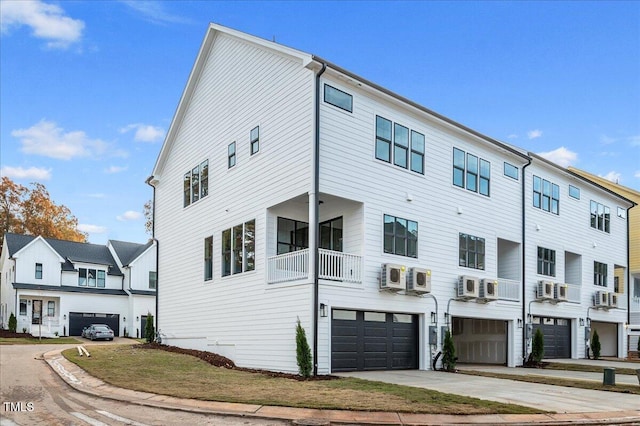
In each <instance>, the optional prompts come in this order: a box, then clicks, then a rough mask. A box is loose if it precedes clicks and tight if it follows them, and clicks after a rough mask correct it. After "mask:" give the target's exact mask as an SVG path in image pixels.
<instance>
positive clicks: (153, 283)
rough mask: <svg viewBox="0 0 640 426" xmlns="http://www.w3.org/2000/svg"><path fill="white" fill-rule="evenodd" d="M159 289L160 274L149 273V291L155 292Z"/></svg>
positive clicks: (155, 272)
mask: <svg viewBox="0 0 640 426" xmlns="http://www.w3.org/2000/svg"><path fill="white" fill-rule="evenodd" d="M157 288H158V272H157V271H149V289H150V290H155V289H157Z"/></svg>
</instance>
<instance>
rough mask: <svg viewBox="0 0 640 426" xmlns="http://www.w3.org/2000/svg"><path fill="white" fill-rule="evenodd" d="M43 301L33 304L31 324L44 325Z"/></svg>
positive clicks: (35, 301) (36, 301)
mask: <svg viewBox="0 0 640 426" xmlns="http://www.w3.org/2000/svg"><path fill="white" fill-rule="evenodd" d="M41 321H42V300H34V301H33V302H31V324H42V322H41Z"/></svg>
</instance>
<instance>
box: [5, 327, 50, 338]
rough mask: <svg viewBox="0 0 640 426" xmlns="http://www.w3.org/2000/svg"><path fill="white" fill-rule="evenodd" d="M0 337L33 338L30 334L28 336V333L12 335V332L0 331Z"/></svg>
mask: <svg viewBox="0 0 640 426" xmlns="http://www.w3.org/2000/svg"><path fill="white" fill-rule="evenodd" d="M0 337H3V338H7V339H11V338H16V337H23V338H29V337H33V336H32V335H31V334H29V333H14V332H13V331H9V330H2V329H0ZM43 338H44V337H43Z"/></svg>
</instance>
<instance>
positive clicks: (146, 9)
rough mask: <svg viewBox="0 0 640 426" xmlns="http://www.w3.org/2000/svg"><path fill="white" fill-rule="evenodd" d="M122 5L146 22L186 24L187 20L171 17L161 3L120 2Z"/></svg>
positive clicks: (128, 0)
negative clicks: (139, 15)
mask: <svg viewBox="0 0 640 426" xmlns="http://www.w3.org/2000/svg"><path fill="white" fill-rule="evenodd" d="M122 3H124V4H126V5H127V6H129V7H130V8H131V9H133V10H135V11H136V12H138V13H140V14H141V15H142V16H143V17H144V18H146V19H147V20H148V21H150V22H153V23H155V24H164V23H187V22H189V21H188V20H187V19H185V18H182V17H180V16H176V15H172V14H170V13H169V12H167V11H166V10H165V7H164V4H163V2H158V1H146V0H122Z"/></svg>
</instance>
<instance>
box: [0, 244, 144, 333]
mask: <svg viewBox="0 0 640 426" xmlns="http://www.w3.org/2000/svg"><path fill="white" fill-rule="evenodd" d="M155 247H156V245H155V243H154V242H152V241H150V242H148V243H147V244H135V243H128V242H122V241H111V240H110V241H109V242H108V244H107V245H97V244H89V243H78V242H72V241H64V240H56V239H52V238H43V237H41V236H32V235H20V234H12V233H7V234H5V236H4V243H3V246H2V253H1V255H0V276H1V278H0V324H2V327H3V328H8V322H9V317H10V316H11V314H14V315H15V316H16V319H17V331H18V332H22V331H25V332H27V333H31V334H32V335H34V336H43V337H55V336H67V335H69V336H79V335H80V334H81V333H82V329H83V328H84V327H86V326H87V325H89V324H92V323H104V324H108V325H109V326H110V327H111V328H112V329H113V330H114V333H115V335H116V336H123V335H125V334H126V335H129V336H132V337H135V336H136V335H138V336H142V335H143V333H144V329H145V321H146V317H147V314H148V313H152V314H154V313H155V287H156V249H155Z"/></svg>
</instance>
